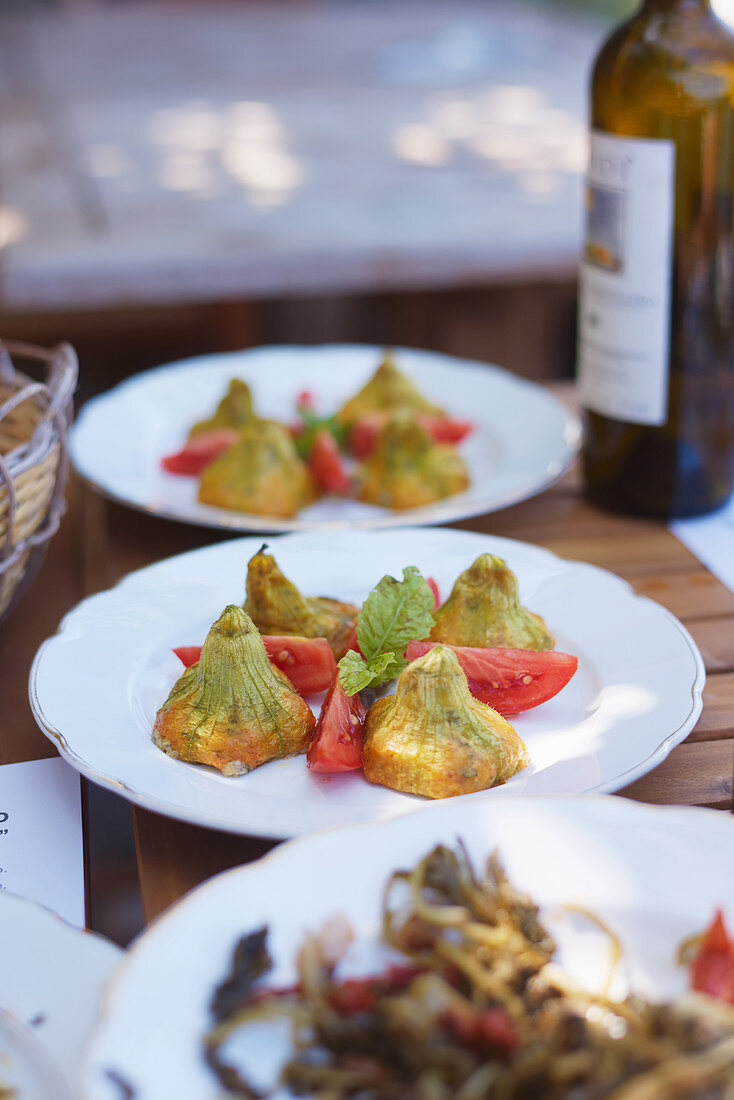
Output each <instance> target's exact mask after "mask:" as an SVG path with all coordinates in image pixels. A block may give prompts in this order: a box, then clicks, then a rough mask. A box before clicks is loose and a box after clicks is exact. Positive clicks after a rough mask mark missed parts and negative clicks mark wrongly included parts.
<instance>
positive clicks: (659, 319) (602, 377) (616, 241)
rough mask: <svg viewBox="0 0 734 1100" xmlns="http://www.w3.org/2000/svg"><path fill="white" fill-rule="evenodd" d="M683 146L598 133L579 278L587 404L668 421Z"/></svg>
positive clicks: (638, 420)
mask: <svg viewBox="0 0 734 1100" xmlns="http://www.w3.org/2000/svg"><path fill="white" fill-rule="evenodd" d="M674 185H675V144H674V143H673V142H672V141H663V140H659V139H643V138H620V137H614V136H612V135H610V134H605V133H600V132H598V131H592V134H591V159H590V164H589V172H588V175H587V179H586V238H585V241H584V256H583V259H582V262H581V277H580V285H579V355H578V384H579V392H580V395H581V402H582V404H583V405H585V406H586V407H587V408H589V409H593V410H594V411H595V412H599V413H602V414H603V415H605V416H609V417H613V418H614V419H615V420H624V421H627V422H630V423H633V424H664V423H665V421H666V419H667V415H668V353H669V343H670V298H671V275H672V251H673V214H674V201H675V192H674Z"/></svg>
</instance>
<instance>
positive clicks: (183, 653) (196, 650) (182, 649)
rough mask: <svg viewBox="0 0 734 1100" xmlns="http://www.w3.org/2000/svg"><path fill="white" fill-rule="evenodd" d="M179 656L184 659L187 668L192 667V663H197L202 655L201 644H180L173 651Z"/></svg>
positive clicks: (181, 659)
mask: <svg viewBox="0 0 734 1100" xmlns="http://www.w3.org/2000/svg"><path fill="white" fill-rule="evenodd" d="M173 652H174V653H175V654H176V656H177V657H178V659H179V661H182V662H183V664H184V667H185V668H190V667H191V665H195V664H196V662H197V661H198V660H199V658H200V657H201V646H200V645H180V646H177V647H176V649H174V651H173Z"/></svg>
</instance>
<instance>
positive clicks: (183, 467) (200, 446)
mask: <svg viewBox="0 0 734 1100" xmlns="http://www.w3.org/2000/svg"><path fill="white" fill-rule="evenodd" d="M236 442H237V432H236V431H235V430H234V429H233V428H218V429H217V430H216V431H212V432H203V433H202V435H198V436H195V437H194V439H190V440H189V441H188V443H187V444H186V446H185V447H183V448H182V449H181V450H180V451H177V452H176V453H175V454H171V455H164V457H163V458H162V459H161V466H162V467H163V469H164V470H165V471H166V472H167V473H169V474H182V475H184V476H188V477H192V476H195V475H196V474H200V473H201V471H202V470H203V469H204V467H205V466H208V465H209V463H210V462H213V461H214V459H215V458H219V456H220V455H221V454H224V452H225V451H227V450H229V448H230V447H231V446H232V444H233V443H236Z"/></svg>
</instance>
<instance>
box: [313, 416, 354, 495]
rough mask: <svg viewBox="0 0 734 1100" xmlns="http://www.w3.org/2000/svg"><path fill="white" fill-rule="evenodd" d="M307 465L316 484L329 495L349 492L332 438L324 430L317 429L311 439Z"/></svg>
mask: <svg viewBox="0 0 734 1100" xmlns="http://www.w3.org/2000/svg"><path fill="white" fill-rule="evenodd" d="M308 465H309V468H310V470H311V473H312V474H313V476H314V479H315V481H316V484H317V485H319V486H320V487H321V488H322V489H326V491H327V492H329V493H346V492H348V490H349V478H348V476H347V472H346V470H345V469H344V463H343V462H342V456H341V454H340V453H339V447H338V445H337V442H336V440H335V439H334V436H333V435H332V434H331V432H327V430H326V428H319V430H318V431H317V432H316V434H315V436H314V437H313V445H312V447H311V453H310V455H309V456H308Z"/></svg>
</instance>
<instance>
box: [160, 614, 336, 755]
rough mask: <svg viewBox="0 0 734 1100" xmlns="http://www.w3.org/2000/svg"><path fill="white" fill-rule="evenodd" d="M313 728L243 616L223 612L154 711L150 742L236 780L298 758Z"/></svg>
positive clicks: (298, 699)
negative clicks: (268, 764) (195, 656)
mask: <svg viewBox="0 0 734 1100" xmlns="http://www.w3.org/2000/svg"><path fill="white" fill-rule="evenodd" d="M315 725H316V719H315V718H314V716H313V713H312V712H311V708H310V707H309V706H308V704H307V703H304V701H303V699H301V697H300V695H299V694H298V692H297V691H296V690H295V688H294V687H293V685H292V684H291V683H290V681H289V680H288V678H287V677H286V676H285V675H284V673H282V672H281V671H280V670H279V669H278V668H275V667H274V666H273V665H271V663H270V661H269V660H268V655H267V652H266V650H265V646H264V644H263V640H262V638H261V637H260V634H259V633H258V631H257V628H256V627H255V625H254V623H253V622H252V620H251V619H250V617H249V615H247V613H246V612H245V611H243V609H242V608H241V607H235V606H234V605H230V606H229V607H226V608H225V609H224V611H223V612H222V614H221V615H220V617H219V618H218V619H217V621H216V622H215V623H214V625H213V627H212V628H211V630H210V631H209V633H208V634H207V636H206V640H205V642H204V645H203V646H202V650H201V659H200V661H199V662H198V663H197V664H195V665H191V667H190V668H187V669H186V671H185V672H184V674H183V676H181V677H180V679H179V680H177V682H176V684H175V685H174V687H173V690H172V691H171V694H170V695H169V696H168V699H166V701H165V703H164V704H163V706H162V707H161V709H160V710H159V711H158V714H157V715H156V720H155V726H154V729H153V740H154V741H155V743H156V745H157V746H158V748H160V749H162V750H163V751H164V752H166V753H168V755H169V756H173V757H176V758H177V759H179V760H186V761H188V762H190V763H193V764H211V765H212V766H213V767H215V768H218V769H219V770H220V771H221V772H222V774H223V775H242V774H244V773H245V772H248V771H251V770H252V769H253V768H257V767H258V766H259V765H260V764H264V763H265V762H266V761H268V760H275V759H279V758H280V757H284V756H293V755H295V754H296V753H299V752H303V751H304V750H305V749H306V747H307V745H308V743H309V741H310V739H311V734H312V733H313V731H314V727H315Z"/></svg>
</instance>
